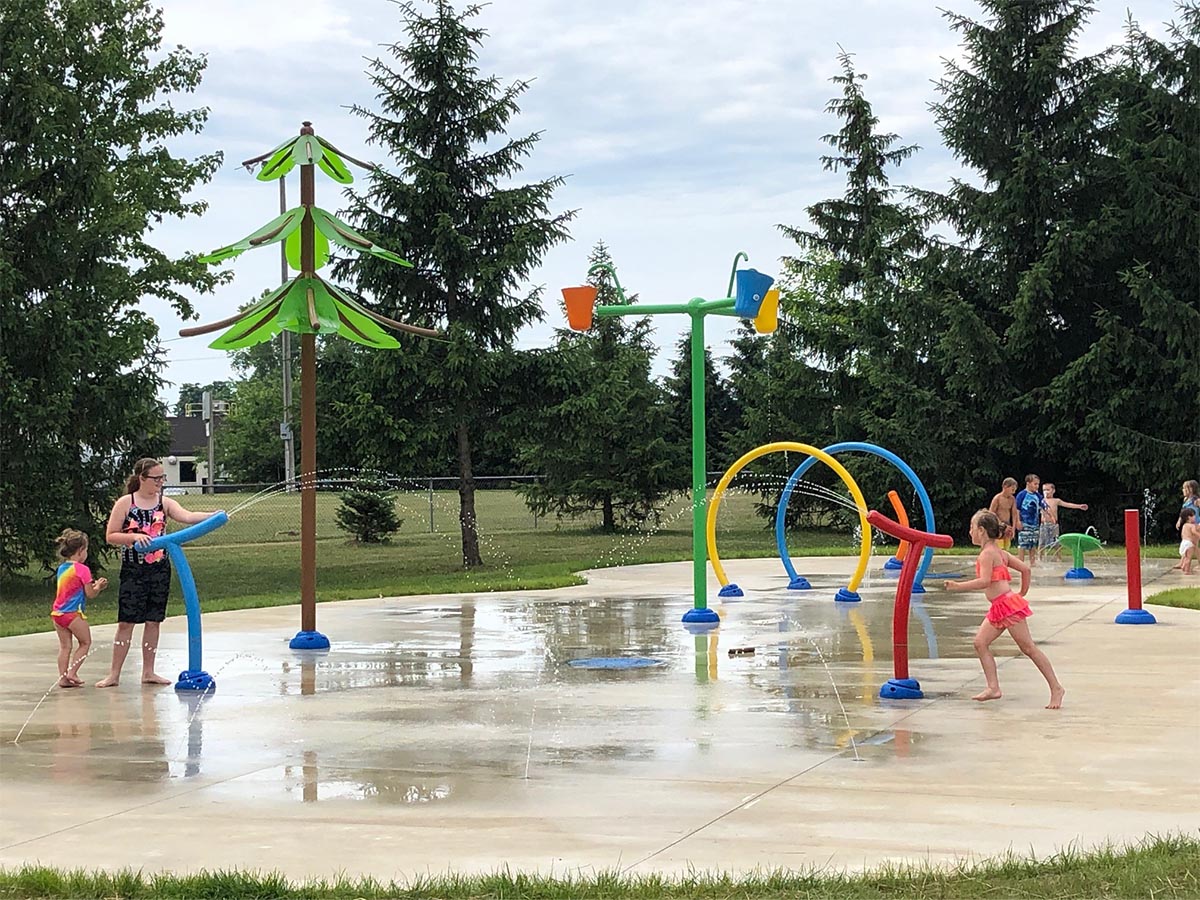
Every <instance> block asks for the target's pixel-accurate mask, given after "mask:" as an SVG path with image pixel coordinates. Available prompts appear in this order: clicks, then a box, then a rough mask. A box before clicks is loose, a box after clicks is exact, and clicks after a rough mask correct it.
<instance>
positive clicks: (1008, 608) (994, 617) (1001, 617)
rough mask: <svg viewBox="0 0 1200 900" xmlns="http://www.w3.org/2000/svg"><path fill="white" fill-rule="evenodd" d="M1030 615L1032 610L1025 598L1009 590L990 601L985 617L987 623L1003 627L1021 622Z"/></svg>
mask: <svg viewBox="0 0 1200 900" xmlns="http://www.w3.org/2000/svg"><path fill="white" fill-rule="evenodd" d="M1032 615H1033V610H1032V609H1030V608H1029V604H1028V603H1027V602H1026V600H1025V598H1024V597H1022V596H1021V595H1020V594H1018V593H1017V592H1016V591H1009V592H1008V593H1007V594H1001V595H1000V596H999V597H997V598H996V599H995V600H993V601H992V605H991V607H989V608H988V611H987V616H986V617H985V618H986V619H987V621H988V624H990V625H994V626H995V627H996V628H1000V629H1004V628H1008V627H1010V626H1012V625H1016V624H1017V623H1018V622H1023V621H1024V620H1025V619H1028V618H1029V617H1030V616H1032Z"/></svg>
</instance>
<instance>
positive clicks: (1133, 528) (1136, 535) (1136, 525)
mask: <svg viewBox="0 0 1200 900" xmlns="http://www.w3.org/2000/svg"><path fill="white" fill-rule="evenodd" d="M1141 535H1142V528H1141V521H1140V516H1139V515H1138V511H1137V510H1136V509H1127V510H1125V580H1126V582H1127V585H1128V591H1129V608H1130V609H1141V608H1142V538H1141Z"/></svg>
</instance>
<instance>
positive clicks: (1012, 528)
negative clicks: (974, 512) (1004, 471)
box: [988, 478, 1021, 548]
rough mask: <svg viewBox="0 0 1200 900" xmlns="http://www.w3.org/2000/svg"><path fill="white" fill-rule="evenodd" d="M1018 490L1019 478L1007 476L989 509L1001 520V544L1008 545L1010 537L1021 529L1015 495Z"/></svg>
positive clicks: (1002, 545)
mask: <svg viewBox="0 0 1200 900" xmlns="http://www.w3.org/2000/svg"><path fill="white" fill-rule="evenodd" d="M1016 492H1017V479H1015V478H1005V479H1004V481H1003V482H1002V483H1001V485H1000V493H998V494H997V495H996V496H995V497H993V498H992V503H991V506H989V507H988V509H989V510H991V512H992V513H993V514H994V515H995V516H996V518H997V519H999V520H1000V527H1001V528H1002V529H1003V531H1002V532H1001V534H1000V546H1001V547H1002V548H1004V547H1007V546H1008V541H1009V538H1011V537H1012V536H1013V535H1015V534H1016V533H1017V532H1018V531H1020V530H1021V517H1020V516H1019V515H1018V514H1017V504H1016V501H1015V499H1014V497H1013V495H1014V494H1016Z"/></svg>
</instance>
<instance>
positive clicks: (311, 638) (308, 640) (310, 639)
mask: <svg viewBox="0 0 1200 900" xmlns="http://www.w3.org/2000/svg"><path fill="white" fill-rule="evenodd" d="M288 646H289V647H291V648H292V649H293V650H328V649H329V638H327V637H325V635H323V634H321V632H319V631H298V632H296V636H295V637H294V638H292V639H291V640H290V641H289V642H288Z"/></svg>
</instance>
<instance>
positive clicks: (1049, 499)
mask: <svg viewBox="0 0 1200 900" xmlns="http://www.w3.org/2000/svg"><path fill="white" fill-rule="evenodd" d="M1055 492H1056V491H1055V487H1054V482H1052V481H1047V482H1046V483H1045V484H1043V485H1042V499H1043V500H1044V501H1045V502H1046V506H1045V508H1044V509H1043V510H1042V532H1041V540H1040V543H1041V550H1042V555H1043V556H1045V555H1046V553H1047V552H1048V551H1049V550H1050V549H1051V548H1053V549H1054V550H1055V551H1056V554H1057V555H1056V558H1057V559H1062V545H1061V544H1059V543H1058V510H1059V509H1060V508H1063V507H1065V508H1066V509H1087V508H1088V505H1087V504H1086V503H1068V502H1067V501H1066V500H1060V499H1059V498H1058V497H1056V496H1054V495H1055Z"/></svg>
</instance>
